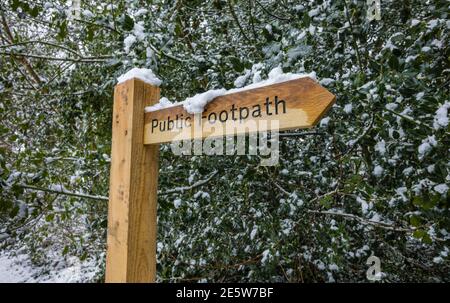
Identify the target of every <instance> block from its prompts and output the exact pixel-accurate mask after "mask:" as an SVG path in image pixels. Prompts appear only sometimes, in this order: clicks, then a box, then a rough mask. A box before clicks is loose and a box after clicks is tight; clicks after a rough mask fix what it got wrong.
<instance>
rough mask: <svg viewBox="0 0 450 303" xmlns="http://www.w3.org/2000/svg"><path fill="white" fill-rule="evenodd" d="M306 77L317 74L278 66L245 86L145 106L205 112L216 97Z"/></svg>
mask: <svg viewBox="0 0 450 303" xmlns="http://www.w3.org/2000/svg"><path fill="white" fill-rule="evenodd" d="M304 77H310V78H312V79H316V74H315V73H314V72H312V73H309V74H293V73H283V70H282V69H281V67H276V68H274V69H272V70H271V71H270V72H269V77H268V79H266V80H263V81H259V82H256V83H252V84H250V85H247V86H244V87H241V88H232V89H229V90H226V89H224V88H221V89H213V90H209V91H206V92H204V93H201V94H197V95H195V96H193V97H189V98H187V99H186V100H184V101H182V102H170V101H169V100H168V99H167V98H165V97H163V98H161V100H160V102H159V103H157V104H155V105H152V106H147V107H146V108H145V112H152V111H156V110H160V109H163V108H167V107H172V106H177V105H183V107H184V109H185V110H186V111H187V112H188V113H190V114H198V113H201V112H203V109H204V107H205V106H206V104H208V103H209V102H210V101H212V100H213V99H214V98H216V97H219V96H223V95H228V94H233V93H238V92H241V91H245V90H249V89H254V88H258V87H262V86H267V85H271V84H276V83H280V82H285V81H290V80H295V79H299V78H304Z"/></svg>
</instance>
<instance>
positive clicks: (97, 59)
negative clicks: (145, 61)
mask: <svg viewBox="0 0 450 303" xmlns="http://www.w3.org/2000/svg"><path fill="white" fill-rule="evenodd" d="M0 55H9V56H18V57H29V58H36V59H44V60H52V61H69V62H76V63H94V62H105V61H107V59H111V58H112V57H111V56H98V57H80V58H57V57H50V56H43V55H36V54H24V53H15V52H0Z"/></svg>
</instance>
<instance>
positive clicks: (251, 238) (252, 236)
mask: <svg viewBox="0 0 450 303" xmlns="http://www.w3.org/2000/svg"><path fill="white" fill-rule="evenodd" d="M257 232H258V227H257V226H255V227H253V230H252V232H251V233H250V240H253V239H254V238H255V236H256V233H257Z"/></svg>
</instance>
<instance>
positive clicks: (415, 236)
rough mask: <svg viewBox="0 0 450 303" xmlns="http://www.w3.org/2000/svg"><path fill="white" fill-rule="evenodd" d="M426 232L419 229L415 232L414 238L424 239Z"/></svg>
mask: <svg viewBox="0 0 450 303" xmlns="http://www.w3.org/2000/svg"><path fill="white" fill-rule="evenodd" d="M425 234H426V232H425V231H424V230H423V229H418V230H415V231H414V232H413V237H414V238H416V239H422V238H423V237H424V236H425Z"/></svg>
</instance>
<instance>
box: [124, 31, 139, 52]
mask: <svg viewBox="0 0 450 303" xmlns="http://www.w3.org/2000/svg"><path fill="white" fill-rule="evenodd" d="M135 42H136V37H135V36H134V35H128V36H127V37H126V38H125V39H124V40H123V44H124V47H123V49H124V50H125V52H126V53H127V54H128V53H129V52H130V48H131V46H133V44H134V43H135Z"/></svg>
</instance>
